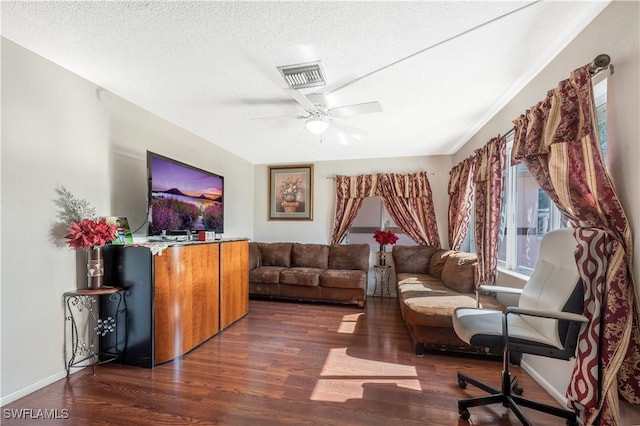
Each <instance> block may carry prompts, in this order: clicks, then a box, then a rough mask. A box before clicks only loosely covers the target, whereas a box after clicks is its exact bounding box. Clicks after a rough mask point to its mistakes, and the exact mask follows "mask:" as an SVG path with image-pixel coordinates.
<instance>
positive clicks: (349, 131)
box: [331, 120, 368, 140]
mask: <svg viewBox="0 0 640 426" xmlns="http://www.w3.org/2000/svg"><path fill="white" fill-rule="evenodd" d="M331 127H333V128H334V129H336V130H339V131H340V132H342V133H344V134H346V135H348V136H352V137H354V138H355V139H358V140H360V139H362V138H364V137H365V136H367V135H368V133H367V132H365V131H364V130H360V129H358V128H357V127H353V126H350V125H348V124H345V123H343V122H341V121H338V120H333V121H332V122H331Z"/></svg>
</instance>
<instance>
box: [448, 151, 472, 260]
mask: <svg viewBox="0 0 640 426" xmlns="http://www.w3.org/2000/svg"><path fill="white" fill-rule="evenodd" d="M474 168H475V162H474V161H473V159H471V158H467V159H466V160H464V161H462V162H461V163H458V164H457V165H456V166H454V167H453V169H451V171H450V172H449V175H450V176H451V177H450V178H449V247H450V248H451V250H460V246H461V245H462V242H463V241H464V238H465V237H466V235H467V231H468V230H469V218H470V217H471V206H472V205H473V176H474V172H475V170H474Z"/></svg>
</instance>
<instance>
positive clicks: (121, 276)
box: [105, 240, 249, 367]
mask: <svg viewBox="0 0 640 426" xmlns="http://www.w3.org/2000/svg"><path fill="white" fill-rule="evenodd" d="M248 252H249V249H248V242H247V241H246V240H239V241H222V242H210V243H209V242H206V243H191V244H175V245H172V246H170V247H167V248H165V249H164V250H162V251H161V253H158V254H155V255H153V254H152V253H151V250H150V248H148V247H143V246H107V247H105V280H108V281H107V282H110V283H113V285H115V286H118V287H122V288H123V289H124V290H125V298H126V302H127V312H128V315H127V330H128V334H127V336H128V338H127V350H126V351H125V353H124V354H123V356H122V361H123V363H124V364H129V365H138V366H142V367H153V366H155V365H158V364H162V363H165V362H168V361H171V360H174V359H176V358H178V357H180V356H183V355H184V354H186V353H187V352H189V351H191V350H192V349H194V348H196V347H197V346H198V345H200V344H202V343H203V342H205V341H206V340H208V339H209V338H211V337H213V336H215V335H216V334H217V333H219V332H220V331H221V330H222V329H223V328H225V327H228V326H229V325H230V324H232V323H233V322H235V321H237V320H238V319H240V318H242V317H243V316H245V315H246V314H247V313H248V311H249V291H248V288H249V277H248V271H249V268H248V261H249V255H248Z"/></svg>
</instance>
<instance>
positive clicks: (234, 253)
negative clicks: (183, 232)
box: [220, 241, 249, 329]
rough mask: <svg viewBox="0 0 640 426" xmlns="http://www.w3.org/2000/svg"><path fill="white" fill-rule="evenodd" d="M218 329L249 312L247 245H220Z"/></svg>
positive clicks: (225, 243)
mask: <svg viewBox="0 0 640 426" xmlns="http://www.w3.org/2000/svg"><path fill="white" fill-rule="evenodd" d="M220 250H221V254H220V259H221V260H220V277H221V278H220V280H221V281H220V328H221V329H224V328H225V327H227V326H229V325H230V324H232V323H233V322H235V321H237V320H238V319H240V318H242V317H243V316H245V315H246V314H247V313H248V312H249V243H248V241H231V242H224V243H222V244H220Z"/></svg>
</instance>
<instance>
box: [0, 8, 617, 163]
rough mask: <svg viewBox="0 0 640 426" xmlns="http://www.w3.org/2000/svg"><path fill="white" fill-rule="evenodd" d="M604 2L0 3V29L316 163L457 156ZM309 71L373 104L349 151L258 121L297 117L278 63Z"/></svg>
mask: <svg viewBox="0 0 640 426" xmlns="http://www.w3.org/2000/svg"><path fill="white" fill-rule="evenodd" d="M607 3H608V2H605V1H595V2H593V1H588V2H587V1H581V2H557V1H549V2H538V3H530V2H511V1H502V2H499V1H471V2H452V1H421V2H419V1H411V2H409V1H389V2H349V1H347V2H328V1H314V2H311V1H297V2H291V1H262V2H258V1H253V2H236V1H233V2H231V1H225V2H222V1H204V2H195V1H182V2H156V1H138V2H109V1H107V2H102V1H100V2H9V1H3V2H2V5H1V7H2V27H1V30H2V35H3V36H4V37H6V38H8V39H10V40H12V41H14V42H16V43H18V44H20V45H22V46H24V47H26V48H28V49H30V50H32V51H34V52H36V53H38V54H40V55H42V56H44V57H45V58H47V59H49V60H51V61H53V62H55V63H57V64H60V65H61V66H63V67H65V68H67V69H69V70H71V71H73V72H75V73H77V74H78V75H80V76H82V77H84V78H87V79H88V80H90V81H92V82H94V83H96V84H97V85H99V86H102V87H103V88H105V89H107V90H108V91H111V92H113V93H114V94H116V95H118V96H121V97H123V98H125V99H127V100H129V101H131V102H133V103H135V104H137V105H139V106H141V107H143V108H145V109H147V110H149V111H151V112H153V113H155V114H157V115H159V116H160V117H163V118H165V119H166V120H168V121H170V122H172V123H175V124H177V125H179V126H181V127H184V128H185V129H188V130H190V131H191V132H193V133H194V134H197V135H199V136H201V137H203V138H205V139H207V140H209V141H211V142H212V143H215V144H217V145H219V146H221V147H223V148H225V149H227V150H228V151H231V152H233V153H235V154H237V155H238V156H240V157H242V158H245V159H246V160H248V161H250V162H252V163H284V162H313V161H322V160H333V159H352V158H377V157H389V156H414V155H438V154H452V153H455V152H456V150H457V149H458V148H460V146H462V145H463V144H464V143H465V142H466V141H468V139H469V138H470V137H471V136H472V135H473V134H474V133H475V132H476V131H477V130H479V129H480V127H481V126H483V125H484V124H485V123H486V122H487V121H488V120H489V119H490V118H491V117H492V116H493V115H494V114H495V113H496V112H498V111H499V109H500V108H501V107H502V106H504V105H505V104H506V103H507V102H508V101H509V99H511V98H512V97H513V96H514V95H515V94H516V93H517V92H518V91H519V90H520V89H522V87H524V85H525V84H526V83H527V82H529V81H530V80H531V79H532V78H533V77H534V76H535V75H536V74H537V73H538V72H539V71H540V70H541V69H542V68H543V67H544V66H545V65H546V64H548V63H549V61H550V60H551V59H553V58H554V56H556V55H557V54H558V53H559V52H560V50H561V49H562V48H563V47H565V46H566V45H567V44H568V42H569V41H571V40H572V39H573V38H574V37H575V36H576V35H577V34H578V33H579V32H580V31H581V30H582V29H583V28H584V27H585V26H586V25H587V24H588V23H589V22H591V21H592V20H593V19H594V18H595V16H596V15H597V14H598V13H599V12H600V11H602V9H604V8H605V7H606V5H607ZM517 9H520V10H518V11H516V10H517ZM511 12H513V13H511ZM503 15H507V16H504V17H502V18H499V19H496V18H498V17H500V16H503ZM485 23H486V24H485ZM474 28H476V29H474ZM458 35H459V36H458ZM584 59H585V61H584V63H586V62H588V61H589V60H591V59H592V58H584ZM315 60H320V61H321V63H322V67H323V70H324V72H325V74H326V79H327V81H328V85H327V86H325V87H320V88H317V89H320V91H323V92H324V91H326V90H328V89H329V90H331V89H335V88H337V87H338V86H340V85H342V84H344V83H350V84H348V85H347V86H346V87H344V88H341V89H339V90H336V91H333V92H332V93H330V94H329V95H328V97H327V100H328V103H329V107H335V106H342V105H349V104H355V103H361V102H368V101H379V102H380V103H381V105H382V108H383V111H382V112H380V113H374V114H367V115H360V116H353V117H348V118H344V119H342V123H344V124H346V125H349V126H353V127H356V128H358V129H360V130H362V131H364V132H366V135H365V136H363V137H362V138H361V139H360V140H358V139H355V138H353V137H348V138H345V137H344V135H343V134H341V133H339V132H337V131H336V130H335V129H332V128H330V129H329V130H328V131H327V132H326V133H325V134H324V135H323V137H322V142H320V137H318V136H313V135H311V134H310V133H309V132H308V131H307V130H306V129H305V127H304V120H296V119H274V120H255V118H259V117H266V116H281V115H292V116H297V115H304V114H305V111H304V110H303V109H302V108H301V107H300V105H299V104H297V103H296V102H295V101H293V98H292V96H291V95H290V93H289V92H288V87H287V85H286V83H285V81H284V79H283V78H282V77H281V76H280V74H279V72H278V70H277V68H276V67H277V66H279V65H288V64H296V63H302V62H310V61H315ZM580 65H582V64H576V66H580ZM360 77H363V78H362V79H359V80H357V81H353V80H354V79H358V78H360ZM314 91H317V90H312V89H304V90H302V92H303V93H306V94H309V93H312V92H314ZM508 125H509V123H505V130H506V127H507V126H508Z"/></svg>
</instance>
